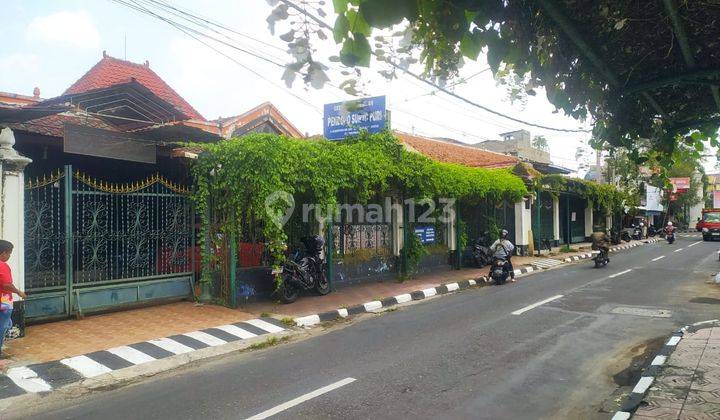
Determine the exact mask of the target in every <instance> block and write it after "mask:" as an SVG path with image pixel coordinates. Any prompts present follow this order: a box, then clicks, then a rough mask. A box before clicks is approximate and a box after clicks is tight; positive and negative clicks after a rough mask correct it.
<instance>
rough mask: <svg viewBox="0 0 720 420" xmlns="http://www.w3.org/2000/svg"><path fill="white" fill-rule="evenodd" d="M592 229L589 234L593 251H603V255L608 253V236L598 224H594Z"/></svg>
mask: <svg viewBox="0 0 720 420" xmlns="http://www.w3.org/2000/svg"><path fill="white" fill-rule="evenodd" d="M593 230H594V232H593V233H592V235H591V236H590V238H591V239H592V249H593V250H595V251H600V250H602V251H605V255H606V256H607V255H609V253H610V236H609V235H608V234H607V233H605V231H603V230H602V229H601V228H600V227H599V226H596V227H595V229H593ZM608 260H609V259H608Z"/></svg>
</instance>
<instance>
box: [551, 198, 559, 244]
mask: <svg viewBox="0 0 720 420" xmlns="http://www.w3.org/2000/svg"><path fill="white" fill-rule="evenodd" d="M552 210H553V239H554V240H556V241H559V240H560V198H559V197H555V196H553V198H552Z"/></svg>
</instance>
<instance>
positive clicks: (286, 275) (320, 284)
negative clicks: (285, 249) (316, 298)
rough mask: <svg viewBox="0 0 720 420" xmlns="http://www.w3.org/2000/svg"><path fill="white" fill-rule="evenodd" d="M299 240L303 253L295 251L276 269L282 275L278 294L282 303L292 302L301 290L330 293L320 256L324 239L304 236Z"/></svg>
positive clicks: (323, 262) (319, 293) (275, 272)
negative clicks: (303, 249) (303, 248)
mask: <svg viewBox="0 0 720 420" xmlns="http://www.w3.org/2000/svg"><path fill="white" fill-rule="evenodd" d="M300 241H301V242H302V243H303V246H304V247H305V253H304V255H302V256H300V253H299V252H295V253H294V254H293V256H292V258H288V259H287V260H286V261H285V262H284V263H283V265H282V267H281V268H280V269H279V270H278V271H273V274H276V275H278V274H279V275H280V276H282V284H281V285H280V286H279V288H278V291H277V293H278V295H279V297H280V300H281V301H282V302H283V303H293V302H295V301H296V300H297V298H298V296H299V295H300V292H301V291H303V290H314V291H315V293H317V294H318V295H326V294H328V293H330V282H328V279H327V275H326V273H325V260H324V259H323V258H322V257H321V256H320V252H322V249H323V246H324V245H325V241H324V240H323V239H322V238H321V237H320V236H319V235H315V236H306V237H304V238H301V239H300Z"/></svg>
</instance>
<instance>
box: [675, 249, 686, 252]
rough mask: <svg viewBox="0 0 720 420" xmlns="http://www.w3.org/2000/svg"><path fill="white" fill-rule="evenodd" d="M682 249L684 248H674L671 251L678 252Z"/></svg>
mask: <svg viewBox="0 0 720 420" xmlns="http://www.w3.org/2000/svg"><path fill="white" fill-rule="evenodd" d="M683 249H684V248H678V249H676V250H675V251H673V252H680V251H682V250H683Z"/></svg>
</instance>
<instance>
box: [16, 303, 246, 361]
mask: <svg viewBox="0 0 720 420" xmlns="http://www.w3.org/2000/svg"><path fill="white" fill-rule="evenodd" d="M252 318H257V314H251V313H249V312H245V311H242V310H233V309H229V308H225V307H222V306H216V305H196V304H195V303H192V302H177V303H170V304H167V305H161V306H151V307H146V308H139V309H134V310H129V311H122V312H113V313H108V314H103V315H93V316H89V317H87V318H84V319H79V320H75V319H69V320H64V321H58V322H50V323H46V324H39V325H30V326H28V327H27V329H26V335H25V337H24V338H18V339H15V340H9V341H6V343H7V350H6V351H5V353H6V354H7V355H8V356H9V357H10V358H11V359H12V361H11V362H10V366H12V365H16V364H26V363H40V362H49V361H52V360H60V359H64V358H66V357H72V356H77V355H80V354H85V353H89V352H93V351H98V350H105V349H107V348H110V347H115V346H123V345H127V344H132V343H136V342H140V341H145V340H150V339H154V338H158V337H167V336H171V335H174V334H184V333H186V332H189V331H195V330H201V329H204V328H210V327H215V326H217V325H221V324H231V323H234V322H239V321H245V320H248V319H252Z"/></svg>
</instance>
